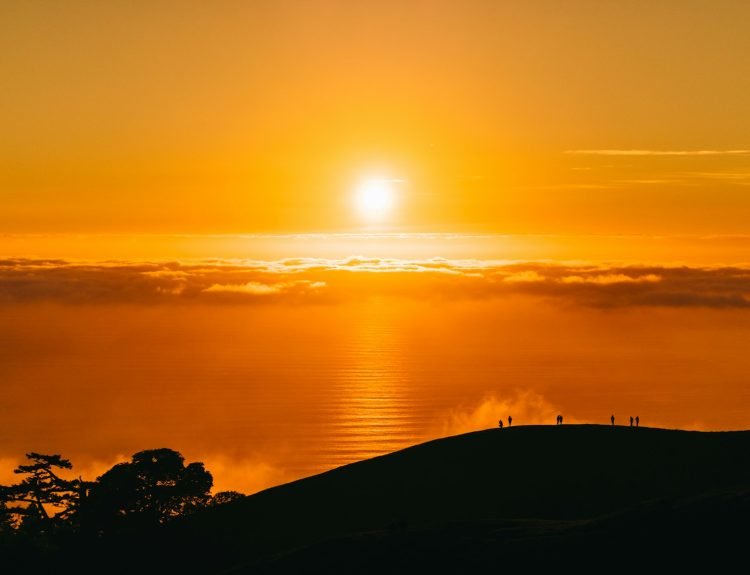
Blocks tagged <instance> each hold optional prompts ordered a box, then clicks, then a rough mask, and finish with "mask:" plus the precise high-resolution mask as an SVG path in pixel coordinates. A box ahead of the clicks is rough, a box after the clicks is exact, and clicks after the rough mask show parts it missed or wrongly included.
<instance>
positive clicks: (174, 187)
mask: <svg viewBox="0 0 750 575" xmlns="http://www.w3.org/2000/svg"><path fill="white" fill-rule="evenodd" d="M748 20H750V5H748V3H747V2H744V1H743V0H737V1H727V0H725V1H710V2H709V1H707V0H706V1H703V0H701V1H698V0H672V1H664V2H658V3H654V2H650V1H645V0H643V1H632V2H601V1H598V0H589V1H584V0H577V1H571V2H566V3H565V5H564V6H561V4H560V3H559V2H556V1H541V0H538V1H531V2H499V1H466V2H452V1H447V2H441V1H413V2H401V1H388V0H386V1H384V0H378V1H362V2H354V3H353V2H345V1H341V2H335V1H323V0H321V1H314V2H288V1H268V2H265V1H258V2H227V1H217V2H211V3H205V2H199V1H189V0H181V1H175V2H169V1H141V2H138V1H136V2H86V1H69V2H44V1H35V0H29V1H23V2H21V1H18V2H16V1H10V2H3V3H2V5H0V53H2V54H3V58H2V60H1V61H0V77H2V83H3V90H2V94H0V132H1V133H2V138H0V231H3V232H5V233H24V232H36V233H39V232H42V233H45V232H76V233H79V232H113V231H117V232H121V233H134V232H150V233H162V232H179V233H257V232H301V231H304V232H310V231H356V230H358V229H360V228H361V227H362V226H363V222H362V221H361V219H359V218H358V217H357V214H356V213H355V212H354V211H353V210H352V209H351V203H350V198H349V197H350V195H351V193H352V190H353V188H354V187H355V186H356V183H357V182H358V181H360V180H361V179H363V178H366V177H371V176H376V177H386V178H398V179H402V180H403V184H402V185H400V186H399V194H400V196H401V197H400V201H399V205H398V209H397V210H395V211H394V212H393V214H392V215H391V217H390V218H389V219H388V220H387V221H385V222H383V226H384V227H386V228H388V229H396V230H399V231H442V232H446V231H478V230H481V231H485V232H487V231H490V232H502V233H563V234H570V233H595V234H602V233H603V234H611V233H615V234H619V233H628V234H641V233H681V234H685V233H688V234H690V233H701V234H703V233H747V232H750V228H749V227H748V223H747V222H749V221H750V194H748V190H749V189H750V188H749V187H748V186H749V185H750V152H748V151H747V150H748V149H750V140H749V139H748V134H749V133H750V108H748V106H747V102H748V101H750V34H747V25H746V23H747V22H748ZM602 150H609V152H608V153H606V154H603V153H601V151H602ZM701 151H702V152H704V153H702V154H699V155H696V152H701ZM624 152H626V153H624Z"/></svg>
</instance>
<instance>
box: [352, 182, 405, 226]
mask: <svg viewBox="0 0 750 575" xmlns="http://www.w3.org/2000/svg"><path fill="white" fill-rule="evenodd" d="M394 183H395V181H394V180H386V179H378V178H370V179H367V180H364V181H362V182H361V183H360V184H359V186H357V189H356V192H355V196H354V203H355V205H356V207H357V211H358V212H359V213H360V215H361V216H362V217H364V218H365V219H366V220H368V221H373V222H377V221H382V220H383V219H385V218H386V217H387V216H388V215H390V214H391V212H392V211H393V208H394V205H395V203H396V190H395V186H394Z"/></svg>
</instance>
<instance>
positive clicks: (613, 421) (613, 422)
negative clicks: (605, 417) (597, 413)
mask: <svg viewBox="0 0 750 575" xmlns="http://www.w3.org/2000/svg"><path fill="white" fill-rule="evenodd" d="M609 420H610V421H611V422H612V425H614V424H615V416H614V415H613V416H612V417H610V418H609Z"/></svg>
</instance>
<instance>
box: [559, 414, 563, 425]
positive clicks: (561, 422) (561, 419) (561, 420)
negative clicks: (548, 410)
mask: <svg viewBox="0 0 750 575" xmlns="http://www.w3.org/2000/svg"><path fill="white" fill-rule="evenodd" d="M562 424H563V418H562V415H561V416H560V425H562Z"/></svg>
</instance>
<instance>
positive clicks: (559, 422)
mask: <svg viewBox="0 0 750 575" xmlns="http://www.w3.org/2000/svg"><path fill="white" fill-rule="evenodd" d="M609 420H610V421H611V422H612V425H614V424H615V416H614V414H613V415H612V416H611V417H610V418H609ZM562 424H563V416H562V415H558V416H557V425H562ZM633 424H635V427H639V426H640V424H641V418H640V417H638V416H637V415H636V416H635V418H634V417H633V416H632V415H631V416H630V427H633ZM511 425H513V417H512V416H511V415H509V416H508V427H510V426H511ZM497 426H498V427H499V428H500V429H502V428H503V420H502V419H498V420H497Z"/></svg>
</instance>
